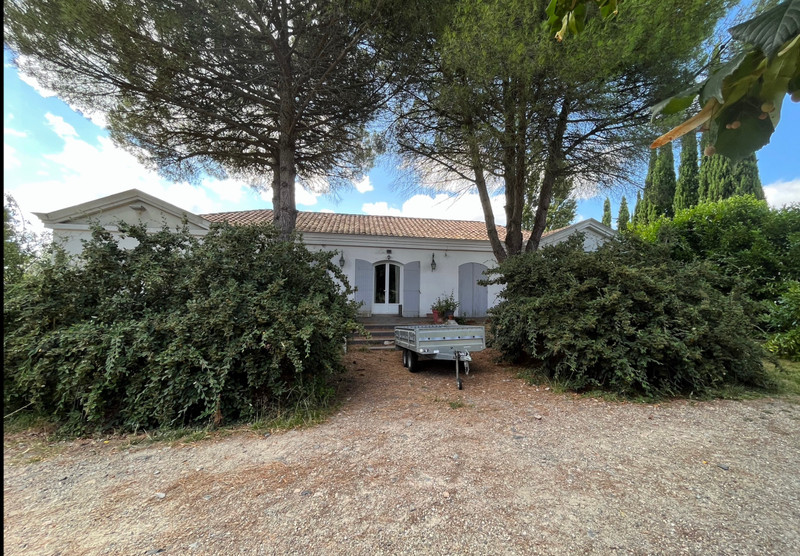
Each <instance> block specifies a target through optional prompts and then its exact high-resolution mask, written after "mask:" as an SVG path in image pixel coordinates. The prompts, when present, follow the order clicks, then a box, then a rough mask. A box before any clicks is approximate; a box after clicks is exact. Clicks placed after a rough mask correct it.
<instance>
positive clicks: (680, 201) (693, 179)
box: [672, 133, 699, 213]
mask: <svg viewBox="0 0 800 556" xmlns="http://www.w3.org/2000/svg"><path fill="white" fill-rule="evenodd" d="M698 188H699V177H698V168H697V136H696V135H695V134H694V133H687V134H686V135H684V136H683V138H682V139H681V164H680V166H679V167H678V181H677V183H676V184H675V198H674V199H673V203H672V209H673V212H674V213H677V212H678V211H679V210H683V209H687V208H690V207H693V206H695V205H696V204H697V201H698V193H699V191H698Z"/></svg>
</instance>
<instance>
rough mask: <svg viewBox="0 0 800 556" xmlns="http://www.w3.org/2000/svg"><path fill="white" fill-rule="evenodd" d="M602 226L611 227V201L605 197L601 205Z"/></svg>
mask: <svg viewBox="0 0 800 556" xmlns="http://www.w3.org/2000/svg"><path fill="white" fill-rule="evenodd" d="M603 224H605V225H606V226H608V227H611V201H610V200H609V199H608V197H606V200H605V202H604V203H603Z"/></svg>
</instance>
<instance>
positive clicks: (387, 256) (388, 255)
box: [386, 249, 392, 261]
mask: <svg viewBox="0 0 800 556" xmlns="http://www.w3.org/2000/svg"><path fill="white" fill-rule="evenodd" d="M386 260H387V261H391V260H392V250H391V249H387V250H386Z"/></svg>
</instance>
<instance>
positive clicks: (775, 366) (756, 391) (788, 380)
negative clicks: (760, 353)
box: [515, 359, 800, 403]
mask: <svg viewBox="0 0 800 556" xmlns="http://www.w3.org/2000/svg"><path fill="white" fill-rule="evenodd" d="M764 369H765V370H766V373H767V384H766V386H764V387H757V386H752V385H742V384H723V385H722V386H720V387H717V388H712V389H709V390H708V391H706V392H704V393H702V394H697V393H692V394H689V395H688V396H676V399H681V398H683V399H686V398H688V399H692V400H700V401H707V400H714V399H723V400H753V399H758V398H763V397H768V396H800V362H796V361H789V360H785V359H779V360H774V361H767V360H765V361H764ZM515 377H516V378H519V379H522V380H524V381H525V382H527V383H528V384H529V385H531V386H536V387H538V388H541V389H544V388H549V389H550V391H551V392H554V393H556V394H564V393H566V392H575V393H578V394H580V395H581V396H583V397H588V398H599V399H602V400H605V401H608V402H633V403H658V402H663V401H665V400H666V399H668V398H665V397H659V396H646V395H642V394H624V393H620V392H615V391H612V390H602V389H599V388H593V389H590V390H580V389H576V388H574V385H573V384H572V383H571V382H570V381H569V380H568V379H565V378H559V379H553V378H550V377H548V376H547V375H545V374H544V373H542V372H541V371H540V370H539V368H538V367H525V368H521V369H519V370H518V371H517V372H516V374H515Z"/></svg>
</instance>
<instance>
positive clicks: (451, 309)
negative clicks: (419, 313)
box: [431, 292, 458, 324]
mask: <svg viewBox="0 0 800 556" xmlns="http://www.w3.org/2000/svg"><path fill="white" fill-rule="evenodd" d="M457 308H458V301H456V299H455V296H454V295H453V292H450V295H444V294H442V295H441V296H440V297H437V298H436V301H434V302H433V305H431V313H433V322H435V323H437V324H439V323H440V322H441V320H442V319H444V320H451V319H452V318H453V314H454V313H455V312H456V309H457Z"/></svg>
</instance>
